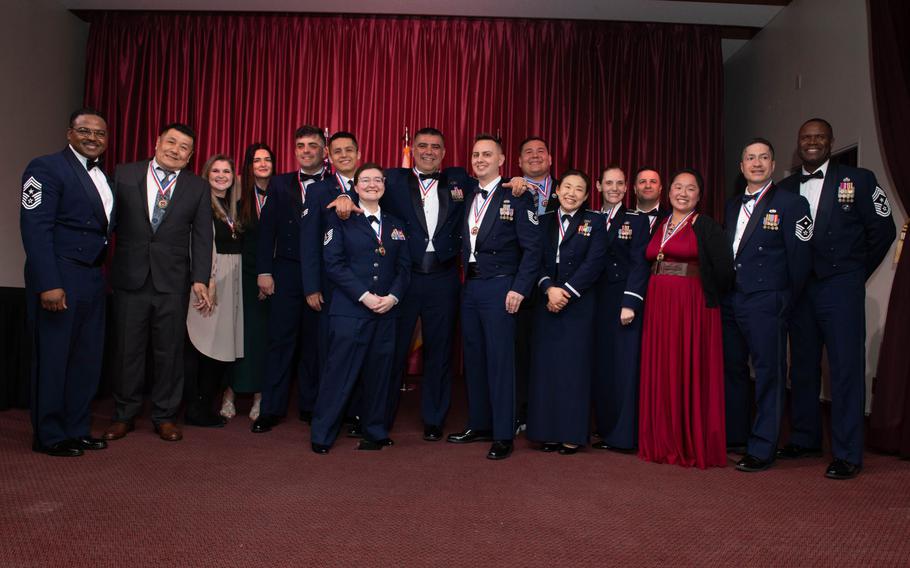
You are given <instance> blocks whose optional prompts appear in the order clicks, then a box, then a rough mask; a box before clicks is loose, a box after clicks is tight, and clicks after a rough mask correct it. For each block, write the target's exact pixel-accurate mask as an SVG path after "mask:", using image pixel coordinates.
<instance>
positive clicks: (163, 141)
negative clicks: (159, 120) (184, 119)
mask: <svg viewBox="0 0 910 568" xmlns="http://www.w3.org/2000/svg"><path fill="white" fill-rule="evenodd" d="M192 155H193V139H192V138H190V137H189V136H187V135H186V134H184V133H183V132H180V131H179V130H176V129H174V128H171V129H170V130H168V131H166V132H164V134H162V135H161V136H159V137H158V141H157V142H155V161H157V162H158V165H160V166H162V167H164V168H166V169H168V170H172V171H178V170H182V169H183V168H185V167H186V165H187V163H189V161H190V156H192Z"/></svg>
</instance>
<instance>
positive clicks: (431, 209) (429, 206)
mask: <svg viewBox="0 0 910 568" xmlns="http://www.w3.org/2000/svg"><path fill="white" fill-rule="evenodd" d="M413 171H414V175H415V176H417V187H418V189H419V190H420V197H421V200H422V201H423V216H424V217H426V220H427V237H429V240H428V241H427V250H426V252H436V249H435V248H433V235H434V234H436V226H437V225H438V224H439V191H438V189H439V180H438V179H437V180H434V179H428V180H426V181H420V176H418V174H419V173H426V172H420V171H419V170H418V169H417V168H414V170H413ZM428 188H429V191H428V192H426V190H427V189H428ZM425 192H426V193H425Z"/></svg>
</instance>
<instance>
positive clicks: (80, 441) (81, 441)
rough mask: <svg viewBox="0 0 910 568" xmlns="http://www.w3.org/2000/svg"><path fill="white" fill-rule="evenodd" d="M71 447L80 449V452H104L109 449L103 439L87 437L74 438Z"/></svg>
mask: <svg viewBox="0 0 910 568" xmlns="http://www.w3.org/2000/svg"><path fill="white" fill-rule="evenodd" d="M70 445H71V446H73V447H74V448H79V449H80V450H103V449H104V448H106V447H107V442H105V441H104V440H102V439H101V438H92V437H91V436H85V437H82V438H73V439H72V440H70Z"/></svg>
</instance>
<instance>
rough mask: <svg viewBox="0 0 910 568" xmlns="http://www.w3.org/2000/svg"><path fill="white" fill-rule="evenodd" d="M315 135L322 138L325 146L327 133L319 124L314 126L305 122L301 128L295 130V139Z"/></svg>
mask: <svg viewBox="0 0 910 568" xmlns="http://www.w3.org/2000/svg"><path fill="white" fill-rule="evenodd" d="M308 136H314V137H316V138H319V139H320V140H322V145H323V146H325V145H326V142H325V133H324V132H323V131H322V129H321V128H319V127H318V126H313V125H310V124H304V125H303V126H301V127H300V128H298V129H297V130H295V131H294V140H299V139H301V138H304V137H308Z"/></svg>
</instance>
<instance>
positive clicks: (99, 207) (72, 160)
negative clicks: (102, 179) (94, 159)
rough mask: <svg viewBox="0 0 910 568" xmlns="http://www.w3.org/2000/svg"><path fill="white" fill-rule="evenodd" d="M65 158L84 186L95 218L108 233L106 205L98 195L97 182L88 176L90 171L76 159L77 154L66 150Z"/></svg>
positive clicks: (64, 151) (64, 152)
mask: <svg viewBox="0 0 910 568" xmlns="http://www.w3.org/2000/svg"><path fill="white" fill-rule="evenodd" d="M63 156H64V158H65V159H66V161H67V163H69V165H70V167H71V168H73V173H75V174H76V177H77V178H79V183H80V185H82V189H83V191H85V196H86V197H87V198H88V200H89V203H91V204H92V211H93V212H94V213H95V217H97V218H98V221H100V222H101V226H102V227H103V228H104V229H105V231H107V226H108V220H107V215H106V214H105V213H104V203H103V202H102V201H101V195H100V194H99V193H98V188H97V187H95V181H94V180H93V179H92V177H91V176H90V175H88V171H86V169H85V167H84V166H83V165H82V162H80V161H79V158H77V157H76V154H74V153H73V151H72V150H70V149H69V148H66V149H65V150H63Z"/></svg>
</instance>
